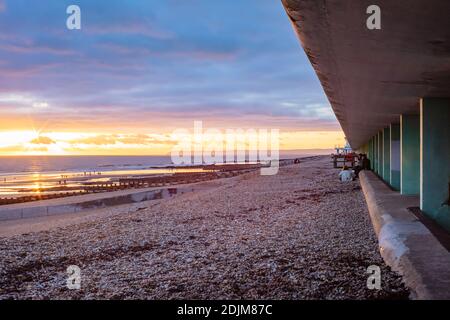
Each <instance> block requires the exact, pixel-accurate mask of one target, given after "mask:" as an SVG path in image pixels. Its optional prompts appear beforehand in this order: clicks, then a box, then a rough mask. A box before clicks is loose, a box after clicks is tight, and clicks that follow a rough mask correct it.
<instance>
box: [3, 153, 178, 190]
mask: <svg viewBox="0 0 450 320" xmlns="http://www.w3.org/2000/svg"><path fill="white" fill-rule="evenodd" d="M167 165H171V160H170V157H168V156H23V157H0V197H17V196H24V195H30V194H34V193H36V192H39V193H42V192H44V193H45V192H51V193H55V192H58V191H55V190H51V189H50V188H58V187H61V186H64V187H67V188H70V189H71V191H78V190H81V189H77V187H81V186H82V185H83V184H84V183H89V182H97V181H114V180H117V179H118V178H122V177H129V176H140V175H149V174H164V173H173V172H174V171H176V170H174V169H167V168H161V169H157V168H151V167H164V166H167ZM184 171H186V170H184ZM46 189H48V190H46ZM38 190H39V191H38ZM42 190H44V191H42Z"/></svg>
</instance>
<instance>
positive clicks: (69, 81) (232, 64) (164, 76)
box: [0, 0, 344, 155]
mask: <svg viewBox="0 0 450 320" xmlns="http://www.w3.org/2000/svg"><path fill="white" fill-rule="evenodd" d="M71 4H76V5H79V6H80V8H81V15H82V29H81V30H68V29H67V28H66V19H67V17H68V15H67V14H66V8H67V7H68V6H69V5H71ZM195 120H201V121H203V124H204V126H205V127H206V128H212V127H215V128H219V129H225V128H231V129H233V128H243V129H246V128H255V129H257V128H267V129H271V128H277V129H280V136H281V141H280V143H281V148H282V149H303V148H306V149H311V148H333V147H334V146H335V145H342V144H343V143H344V139H343V133H342V132H341V130H340V127H339V124H338V123H337V121H336V118H335V116H334V114H333V112H332V110H331V108H330V105H329V103H328V101H327V99H326V96H325V94H324V93H323V90H322V88H321V86H320V83H319V81H318V79H317V77H316V75H315V73H314V71H313V69H312V67H311V65H310V63H309V61H308V60H307V58H306V56H305V54H304V53H303V51H302V50H301V48H300V45H299V42H298V39H297V38H296V37H295V34H294V32H293V30H292V27H291V25H290V22H289V19H288V18H287V16H286V14H285V12H284V9H283V8H282V5H281V3H280V1H272V0H241V1H229V0H214V1H211V0H165V1H161V0H150V1H149V0H141V1H138V0H130V1H119V0H108V1H92V0H86V1H76V0H70V1H65V0H58V1H54V0H48V1H45V0H42V1H30V0H27V1H25V0H0V155H17V154H48V155H61V154H83V155H86V154H110V155H113V154H127V155H133V154H140V155H143V154H148V155H151V154H166V153H168V152H170V149H171V148H172V146H173V145H174V143H176V141H174V139H173V136H172V134H171V133H172V132H173V130H175V129H179V128H186V129H191V128H192V127H193V122H194V121H195Z"/></svg>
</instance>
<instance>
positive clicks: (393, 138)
mask: <svg viewBox="0 0 450 320" xmlns="http://www.w3.org/2000/svg"><path fill="white" fill-rule="evenodd" d="M390 149H391V151H390V156H391V161H390V166H391V170H390V181H391V182H390V184H391V186H392V188H394V189H395V190H397V191H400V125H399V124H391V126H390Z"/></svg>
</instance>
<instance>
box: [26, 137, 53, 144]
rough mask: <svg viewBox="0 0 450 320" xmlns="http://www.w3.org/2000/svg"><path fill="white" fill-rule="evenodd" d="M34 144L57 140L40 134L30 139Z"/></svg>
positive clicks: (49, 142)
mask: <svg viewBox="0 0 450 320" xmlns="http://www.w3.org/2000/svg"><path fill="white" fill-rule="evenodd" d="M30 143H32V144H54V143H55V141H53V140H52V139H50V138H49V137H45V136H39V137H37V138H36V139H33V140H31V141H30Z"/></svg>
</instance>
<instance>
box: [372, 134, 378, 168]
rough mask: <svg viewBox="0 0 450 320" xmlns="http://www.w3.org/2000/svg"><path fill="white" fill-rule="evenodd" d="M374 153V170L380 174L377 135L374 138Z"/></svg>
mask: <svg viewBox="0 0 450 320" xmlns="http://www.w3.org/2000/svg"><path fill="white" fill-rule="evenodd" d="M373 141H374V144H373V152H374V157H373V160H374V162H373V168H374V172H375V173H378V135H377V134H376V135H375V136H374V137H373Z"/></svg>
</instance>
